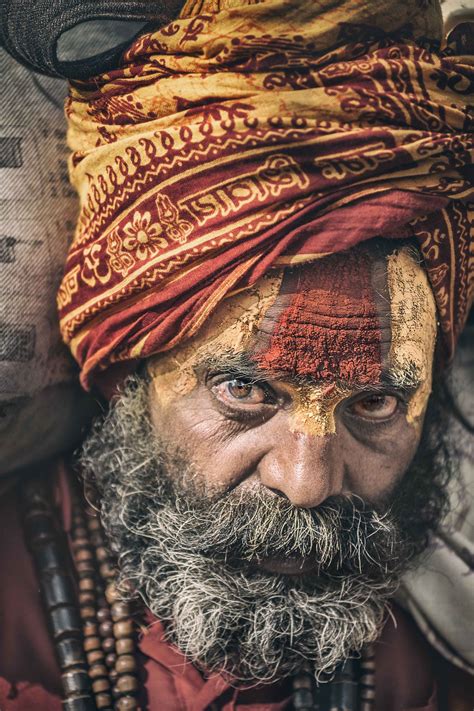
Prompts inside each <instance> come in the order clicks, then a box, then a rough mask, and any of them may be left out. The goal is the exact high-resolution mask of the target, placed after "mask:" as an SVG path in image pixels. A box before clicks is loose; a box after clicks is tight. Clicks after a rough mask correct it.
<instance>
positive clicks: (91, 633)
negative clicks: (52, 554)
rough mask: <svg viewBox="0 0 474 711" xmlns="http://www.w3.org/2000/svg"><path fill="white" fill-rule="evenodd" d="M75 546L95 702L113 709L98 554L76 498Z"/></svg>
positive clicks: (80, 602)
mask: <svg viewBox="0 0 474 711" xmlns="http://www.w3.org/2000/svg"><path fill="white" fill-rule="evenodd" d="M72 548H73V556H74V563H75V567H76V571H77V575H78V578H79V581H78V585H79V609H80V614H81V618H82V624H83V633H84V650H85V652H86V656H87V662H88V664H89V670H88V673H89V678H90V680H91V685H92V691H93V692H94V697H95V703H96V706H97V709H100V711H111V710H112V709H113V699H112V694H111V688H110V687H111V685H110V680H109V678H108V671H107V667H106V664H105V654H104V651H103V649H102V641H101V639H100V633H99V631H100V622H99V619H98V612H99V609H98V608H99V604H98V602H99V600H98V597H99V596H98V592H99V591H98V590H97V586H98V581H99V577H98V575H97V569H96V555H95V551H94V548H93V546H92V544H91V541H90V539H89V531H88V529H87V525H86V519H85V516H84V514H83V512H82V510H81V507H80V505H79V503H78V501H77V500H76V501H75V502H74V505H73V528H72Z"/></svg>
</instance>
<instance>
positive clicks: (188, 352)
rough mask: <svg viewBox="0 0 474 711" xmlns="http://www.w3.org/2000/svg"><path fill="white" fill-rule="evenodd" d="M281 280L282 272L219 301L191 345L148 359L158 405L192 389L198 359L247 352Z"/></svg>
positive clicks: (181, 346)
mask: <svg viewBox="0 0 474 711" xmlns="http://www.w3.org/2000/svg"><path fill="white" fill-rule="evenodd" d="M282 278H283V271H279V272H276V273H273V274H272V275H267V276H264V277H263V278H262V279H260V280H259V281H258V282H257V284H256V285H255V286H254V287H252V288H250V289H247V290H245V291H242V292H240V293H238V294H236V295H234V296H232V297H230V298H229V299H227V300H225V301H223V302H222V303H221V304H220V305H219V306H218V308H217V309H216V311H215V313H214V314H213V316H212V317H211V318H210V319H209V321H207V323H205V324H204V325H203V327H202V329H201V331H200V332H199V333H198V335H197V336H196V337H195V338H193V340H192V341H190V342H189V343H187V344H185V345H180V346H177V347H176V348H174V349H173V350H172V351H170V352H169V353H166V354H159V355H157V356H154V357H152V358H150V360H149V363H148V371H149V373H150V375H151V377H152V379H153V386H154V389H155V392H156V395H157V397H158V400H159V402H160V403H161V404H162V405H167V404H168V403H169V402H171V401H172V400H173V399H175V398H176V397H178V396H184V395H187V394H188V393H190V392H191V391H192V390H193V389H194V388H195V387H196V385H197V379H196V375H195V372H194V367H195V365H196V363H197V362H199V361H200V360H201V359H202V358H204V357H206V356H208V355H211V356H216V355H218V354H219V353H224V352H231V353H237V354H238V353H242V352H244V351H245V350H247V346H248V344H249V342H250V340H251V338H252V336H254V334H255V332H256V330H257V329H258V326H259V324H260V323H261V321H262V319H263V318H264V316H265V314H266V312H267V310H268V308H269V307H270V306H271V305H272V304H273V303H274V301H275V299H276V297H277V295H278V292H279V289H280V285H281V280H282Z"/></svg>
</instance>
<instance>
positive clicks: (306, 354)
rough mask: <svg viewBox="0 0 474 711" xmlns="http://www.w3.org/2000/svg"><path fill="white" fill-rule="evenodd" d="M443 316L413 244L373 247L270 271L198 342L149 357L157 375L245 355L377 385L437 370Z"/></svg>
mask: <svg viewBox="0 0 474 711" xmlns="http://www.w3.org/2000/svg"><path fill="white" fill-rule="evenodd" d="M435 338H436V312H435V304H434V299H433V295H432V292H431V288H430V286H429V284H428V280H427V277H426V274H425V271H424V269H423V268H422V266H421V265H420V263H419V260H418V258H417V256H416V253H415V252H414V250H413V249H412V248H410V247H408V246H406V247H402V248H399V249H396V250H394V249H393V248H392V249H390V248H388V247H387V248H385V249H381V248H377V249H374V247H373V246H371V245H370V244H368V245H365V246H364V245H363V246H360V247H358V248H356V249H352V250H350V251H348V252H343V253H339V254H336V255H332V256H329V257H324V258H322V259H319V260H317V261H315V262H311V263H309V264H305V265H300V266H298V267H295V268H291V269H290V268H287V269H284V270H279V271H275V272H273V273H271V274H270V275H268V276H266V277H264V278H263V279H261V280H260V281H259V282H257V284H256V285H254V287H252V288H251V289H250V290H245V291H243V292H241V293H239V294H236V295H234V296H231V297H230V298H228V299H227V300H226V301H224V302H223V303H222V304H221V305H220V306H219V308H218V309H217V311H216V312H215V314H214V316H213V317H212V318H211V319H210V320H209V321H208V322H207V324H206V325H205V326H204V327H203V329H202V331H201V332H200V333H199V334H198V336H197V337H196V338H195V339H194V340H193V341H192V342H191V343H188V344H187V345H185V346H184V347H180V348H177V349H175V350H174V351H172V352H171V353H170V354H168V355H165V356H163V355H162V356H157V357H156V358H154V359H152V363H153V372H161V373H164V372H167V371H169V370H172V369H174V368H177V367H178V368H185V367H187V366H194V365H195V364H196V363H199V362H200V361H202V360H206V358H207V359H209V358H211V359H213V360H215V361H219V357H220V355H222V356H229V354H230V355H233V354H241V353H245V355H246V356H248V357H249V359H250V360H251V361H252V362H254V363H255V364H256V365H257V366H258V368H259V370H264V371H267V372H268V373H269V374H272V375H275V376H277V377H283V378H289V379H292V378H305V379H306V378H310V379H311V380H314V381H322V382H334V381H335V380H336V381H339V380H340V381H344V382H348V383H357V384H361V385H363V384H365V383H372V384H375V383H378V382H380V381H381V380H382V378H383V375H384V374H386V373H387V372H390V373H391V375H392V376H393V378H395V379H405V380H406V379H407V377H408V378H409V377H412V378H413V379H415V380H416V379H418V380H422V379H423V378H424V377H427V375H428V371H429V370H430V369H431V363H432V358H433V351H434V344H435Z"/></svg>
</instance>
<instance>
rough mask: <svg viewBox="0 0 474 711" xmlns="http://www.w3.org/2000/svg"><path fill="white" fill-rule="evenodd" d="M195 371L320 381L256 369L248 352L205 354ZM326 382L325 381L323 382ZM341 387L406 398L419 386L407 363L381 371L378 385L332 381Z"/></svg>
mask: <svg viewBox="0 0 474 711" xmlns="http://www.w3.org/2000/svg"><path fill="white" fill-rule="evenodd" d="M194 368H195V370H206V371H214V372H216V373H228V374H229V375H232V376H233V377H234V378H242V379H245V380H249V381H252V382H262V381H266V380H287V381H292V382H294V383H298V384H307V385H321V380H319V379H317V378H313V377H311V376H304V377H302V376H295V375H294V374H291V373H288V372H285V371H275V370H269V369H267V368H265V369H264V368H261V367H259V365H258V363H256V362H255V360H254V359H253V357H252V355H251V354H250V353H248V352H241V353H236V352H234V351H232V350H228V351H221V352H219V353H218V354H215V355H214V354H206V355H204V357H203V358H201V359H200V360H199V361H198V362H197V363H196V364H195V366H194ZM324 382H327V381H324ZM331 382H335V383H336V384H337V385H339V386H340V387H341V388H344V389H348V390H353V391H360V392H365V391H371V392H377V391H380V392H382V391H386V389H387V388H390V389H392V390H396V391H398V392H400V393H405V394H407V395H409V394H411V393H412V392H414V391H415V390H417V389H418V388H419V387H420V385H421V380H420V376H419V372H418V368H416V366H414V365H410V364H408V365H407V366H406V367H405V368H403V369H401V370H400V371H395V370H385V371H384V372H383V373H382V376H381V379H380V382H378V383H367V382H364V383H361V382H359V383H357V382H350V381H343V380H340V379H338V378H335V379H334V380H333V381H331Z"/></svg>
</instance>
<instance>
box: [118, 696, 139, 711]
mask: <svg viewBox="0 0 474 711" xmlns="http://www.w3.org/2000/svg"><path fill="white" fill-rule="evenodd" d="M115 709H116V711H135V709H138V701H137V700H136V699H134V698H133V696H124V697H123V698H121V699H119V700H118V701H116V702H115Z"/></svg>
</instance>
